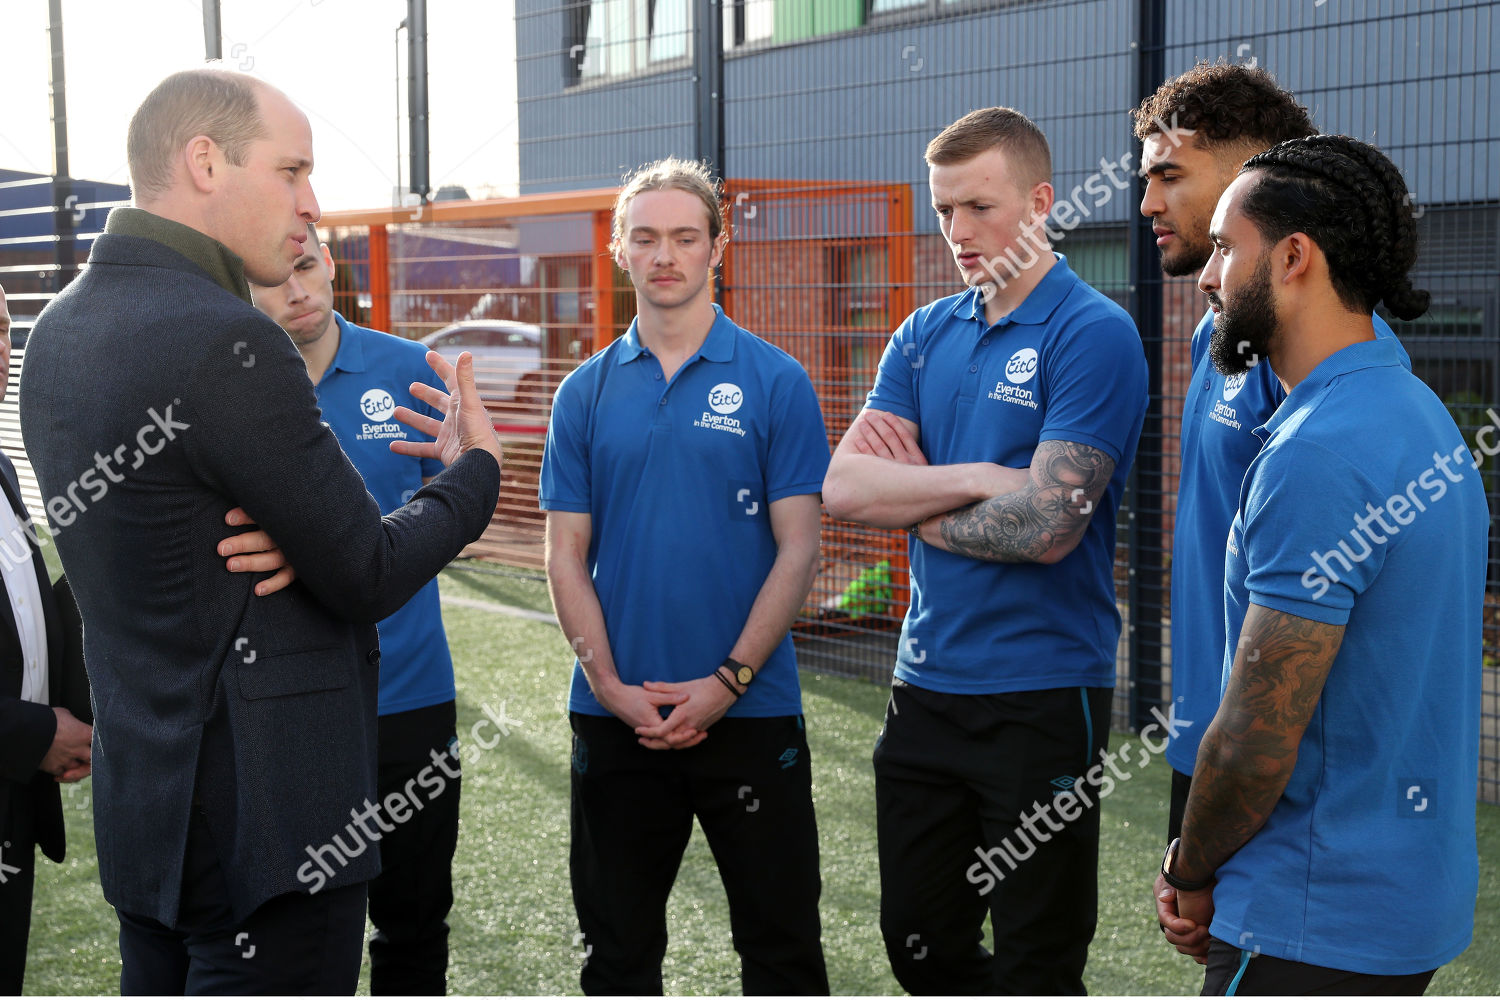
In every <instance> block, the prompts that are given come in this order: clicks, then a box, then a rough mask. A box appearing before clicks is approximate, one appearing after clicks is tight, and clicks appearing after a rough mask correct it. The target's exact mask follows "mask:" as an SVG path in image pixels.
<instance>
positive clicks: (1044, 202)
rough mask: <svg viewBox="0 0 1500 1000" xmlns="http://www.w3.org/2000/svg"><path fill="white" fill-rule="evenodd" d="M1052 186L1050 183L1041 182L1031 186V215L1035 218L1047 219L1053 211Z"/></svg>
mask: <svg viewBox="0 0 1500 1000" xmlns="http://www.w3.org/2000/svg"><path fill="white" fill-rule="evenodd" d="M1054 197H1055V196H1054V194H1053V191H1052V185H1051V183H1050V182H1048V181H1039V182H1038V183H1036V184H1033V185H1032V186H1031V194H1030V198H1031V215H1032V217H1033V218H1037V219H1045V218H1046V217H1047V215H1048V214H1049V213H1050V212H1051V211H1052V199H1053V198H1054Z"/></svg>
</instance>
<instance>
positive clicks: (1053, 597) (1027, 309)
mask: <svg viewBox="0 0 1500 1000" xmlns="http://www.w3.org/2000/svg"><path fill="white" fill-rule="evenodd" d="M1146 388H1147V383H1146V359H1145V354H1144V352H1143V351H1142V349H1141V339H1140V336H1139V334H1137V333H1136V329H1135V324H1134V322H1132V321H1131V319H1130V316H1129V315H1128V314H1127V313H1126V312H1125V310H1123V309H1121V308H1120V307H1119V306H1117V305H1115V303H1113V302H1111V301H1110V300H1109V299H1107V298H1105V297H1104V296H1103V295H1101V294H1100V293H1099V292H1097V291H1095V290H1094V289H1092V288H1090V287H1089V286H1088V285H1086V284H1085V283H1084V282H1083V281H1082V280H1081V279H1079V278H1078V276H1077V275H1075V274H1074V273H1073V271H1072V269H1070V268H1069V267H1068V262H1067V258H1065V257H1063V256H1062V255H1060V254H1059V255H1057V261H1056V263H1055V264H1053V266H1052V268H1051V269H1050V270H1049V271H1048V272H1047V274H1046V275H1045V276H1044V277H1043V278H1042V280H1041V282H1040V284H1038V285H1037V286H1036V288H1034V289H1032V291H1031V294H1030V295H1028V296H1027V297H1026V300H1025V301H1024V302H1022V303H1021V304H1020V305H1019V306H1017V307H1016V308H1015V309H1014V310H1013V311H1012V312H1011V313H1010V314H1009V315H1008V316H1004V317H1002V318H1001V319H1000V321H999V322H997V323H995V324H994V325H993V326H991V325H989V324H988V323H986V322H985V318H984V301H983V299H982V298H981V297H980V293H979V290H978V289H969V290H968V291H965V292H963V293H961V294H959V295H952V296H949V297H948V298H944V299H938V300H937V301H936V302H933V303H931V304H930V305H926V306H923V307H922V308H921V309H918V310H917V311H916V312H914V313H913V314H912V315H911V316H910V317H909V318H908V319H907V320H906V321H905V322H904V323H902V324H901V327H900V329H898V330H897V331H896V333H895V335H894V336H893V337H892V338H891V341H890V343H889V344H888V345H887V346H886V349H885V354H884V356H883V357H882V358H881V359H880V370H879V372H878V373H877V374H876V377H875V387H874V388H873V389H871V390H870V394H869V397H868V399H867V401H866V405H868V406H869V407H871V408H872V409H877V410H885V411H888V412H890V413H894V414H896V415H898V416H901V417H905V418H906V419H908V420H912V421H915V422H916V423H917V425H918V427H919V428H920V433H921V445H922V451H923V454H924V455H926V457H927V461H928V462H929V463H931V464H933V465H951V464H956V463H960V462H995V463H998V464H1000V465H1006V466H1011V467H1014V468H1026V467H1027V466H1029V465H1030V464H1031V457H1032V453H1033V452H1034V451H1035V450H1036V448H1037V445H1038V444H1040V443H1041V442H1043V441H1074V442H1077V443H1079V444H1085V445H1088V446H1090V447H1093V448H1097V449H1099V450H1100V451H1102V452H1104V453H1105V454H1107V455H1109V457H1110V458H1112V459H1113V460H1114V462H1115V470H1114V475H1113V476H1112V477H1111V478H1110V482H1109V486H1108V488H1107V489H1106V490H1105V492H1104V495H1103V496H1102V497H1101V498H1100V500H1099V503H1098V507H1097V509H1096V510H1095V511H1094V513H1093V517H1092V519H1091V520H1090V521H1089V526H1088V528H1087V529H1086V530H1085V531H1084V534H1083V538H1082V539H1081V540H1080V541H1079V543H1078V546H1077V547H1076V548H1075V549H1074V550H1073V551H1072V552H1070V553H1069V554H1068V555H1067V556H1066V557H1064V558H1063V559H1062V560H1061V561H1060V562H1058V563H1056V564H1055V565H1051V566H1045V565H1041V564H1039V563H993V562H984V561H981V560H978V559H971V558H968V557H967V556H959V555H954V554H952V553H949V552H945V551H943V550H942V549H938V548H936V547H933V546H930V545H927V544H925V543H923V542H919V541H917V540H916V539H912V540H911V542H910V543H909V552H910V557H911V580H912V585H911V606H910V608H909V609H908V610H907V613H906V621H905V623H904V625H903V626H902V630H901V642H900V646H899V651H898V658H897V664H896V677H897V678H899V679H900V680H903V681H906V682H907V683H909V684H914V685H917V686H918V687H923V688H927V689H929V690H933V691H942V692H947V693H951V694H994V693H1000V692H1007V691H1034V690H1043V689H1047V688H1058V687H1073V686H1088V687H1112V686H1113V685H1114V681H1115V645H1116V643H1117V641H1118V639H1119V635H1120V615H1119V612H1118V611H1117V610H1116V609H1115V584H1114V557H1115V512H1116V511H1117V510H1118V509H1119V506H1120V497H1121V495H1122V494H1123V493H1124V490H1125V481H1126V478H1127V476H1128V475H1129V472H1130V465H1131V463H1132V462H1133V461H1134V460H1135V447H1136V441H1137V439H1138V438H1139V437H1140V433H1141V421H1142V419H1143V418H1144V416H1145V412H1146Z"/></svg>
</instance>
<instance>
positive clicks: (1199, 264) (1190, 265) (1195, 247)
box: [1161, 233, 1214, 278]
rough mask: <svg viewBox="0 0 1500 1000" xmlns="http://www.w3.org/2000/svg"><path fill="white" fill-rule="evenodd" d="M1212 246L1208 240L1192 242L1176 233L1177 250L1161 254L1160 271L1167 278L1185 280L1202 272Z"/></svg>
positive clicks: (1164, 251) (1212, 250)
mask: <svg viewBox="0 0 1500 1000" xmlns="http://www.w3.org/2000/svg"><path fill="white" fill-rule="evenodd" d="M1213 252H1214V246H1213V244H1212V243H1210V242H1208V240H1206V239H1205V240H1199V241H1197V242H1193V241H1191V240H1189V239H1188V238H1187V237H1186V236H1185V235H1183V234H1182V233H1177V249H1176V250H1175V251H1169V250H1163V251H1162V252H1161V270H1162V273H1163V274H1165V275H1166V276H1167V277H1169V278H1185V277H1187V276H1188V275H1192V274H1197V273H1198V272H1199V271H1202V270H1203V265H1205V264H1207V263H1208V258H1209V257H1211V256H1213Z"/></svg>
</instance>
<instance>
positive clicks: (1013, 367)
mask: <svg viewBox="0 0 1500 1000" xmlns="http://www.w3.org/2000/svg"><path fill="white" fill-rule="evenodd" d="M1035 374H1036V351H1035V350H1034V349H1033V348H1030V347H1023V348H1021V349H1020V350H1019V351H1017V352H1016V353H1014V354H1012V355H1011V356H1010V360H1009V361H1007V362H1006V363H1005V377H1006V378H1007V379H1009V380H1010V381H1011V382H1013V383H1014V384H1016V385H1020V384H1021V383H1023V382H1030V381H1031V377H1032V376H1033V375H1035Z"/></svg>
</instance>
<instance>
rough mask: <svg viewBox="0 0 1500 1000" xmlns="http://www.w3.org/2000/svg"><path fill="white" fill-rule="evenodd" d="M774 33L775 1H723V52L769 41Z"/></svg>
mask: <svg viewBox="0 0 1500 1000" xmlns="http://www.w3.org/2000/svg"><path fill="white" fill-rule="evenodd" d="M775 33H776V0H724V51H725V52H728V51H729V50H730V49H736V48H739V47H740V46H741V45H750V44H752V43H755V42H764V41H768V40H770V39H771V38H772V37H773V36H774V35H775Z"/></svg>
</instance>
